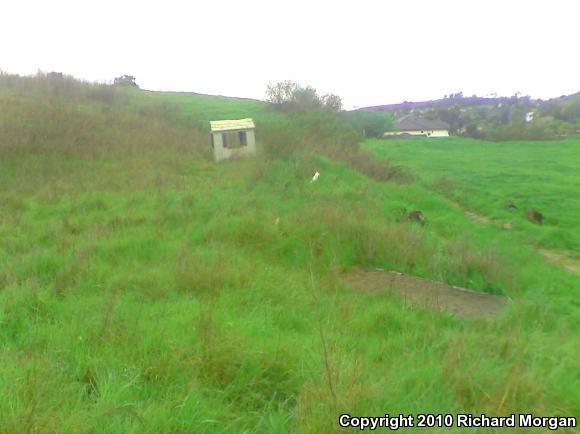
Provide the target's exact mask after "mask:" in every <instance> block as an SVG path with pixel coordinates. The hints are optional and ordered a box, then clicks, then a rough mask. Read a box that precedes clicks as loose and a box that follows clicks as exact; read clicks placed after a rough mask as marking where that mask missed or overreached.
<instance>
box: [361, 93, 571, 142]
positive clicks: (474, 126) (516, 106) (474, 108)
mask: <svg viewBox="0 0 580 434" xmlns="http://www.w3.org/2000/svg"><path fill="white" fill-rule="evenodd" d="M357 111H382V112H389V113H391V114H392V115H393V117H394V118H399V117H401V116H404V115H406V114H409V113H414V114H419V115H421V116H424V117H425V118H428V119H439V120H441V121H444V122H447V123H448V124H449V125H450V127H451V133H452V134H455V135H462V136H468V137H474V138H485V139H491V140H514V139H515V140H517V139H525V140H534V139H535V140H540V139H547V138H554V137H561V136H567V135H570V134H577V133H580V92H578V93H575V94H572V95H563V96H561V97H558V98H552V99H549V100H541V99H532V98H530V97H529V96H520V95H514V96H511V97H498V98H485V97H479V96H475V95H474V96H471V97H464V96H463V94H462V93H457V94H452V95H449V96H448V97H445V98H442V99H438V100H431V101H419V102H410V101H405V102H402V103H398V104H386V105H379V106H373V107H365V108H361V109H358V110H357Z"/></svg>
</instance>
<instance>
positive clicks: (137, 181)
mask: <svg viewBox="0 0 580 434" xmlns="http://www.w3.org/2000/svg"><path fill="white" fill-rule="evenodd" d="M43 80H44V79H43V78H39V79H36V81H35V80H32V79H30V80H29V81H26V80H21V81H18V80H15V79H14V80H12V81H8V80H5V81H1V80H0V113H1V115H0V185H1V186H2V188H1V189H0V348H1V349H0V358H1V361H0V381H1V384H2V387H1V388H0V432H6V433H17V432H70V433H73V432H74V433H77V432H135V433H137V432H139V433H142V432H152V433H153V432H209V433H223V432H232V433H235V432H259V433H262V432H276V433H283V432H301V433H319V432H335V431H338V426H337V417H338V415H339V414H340V413H342V412H350V413H351V414H358V415H382V414H384V413H390V414H398V413H418V412H424V413H429V412H431V413H446V412H452V413H454V412H474V413H480V412H484V413H487V414H510V413H512V412H532V413H535V414H538V415H577V414H578V410H579V409H580V397H579V395H578V392H577V391H578V390H579V386H580V385H579V382H578V378H580V376H579V375H578V374H579V372H578V364H577V362H576V353H577V348H578V338H577V336H578V319H579V313H578V304H577V301H576V298H577V297H576V294H577V290H578V289H579V288H580V280H579V278H578V277H577V276H574V275H572V274H569V273H566V272H565V271H563V270H562V269H560V268H558V267H556V266H553V265H551V264H549V263H547V262H546V261H545V260H544V259H543V258H542V257H541V256H540V255H538V254H537V253H536V252H535V250H534V249H533V248H532V247H530V246H528V245H527V244H526V243H524V242H521V243H520V242H514V238H513V236H512V234H511V233H509V232H505V231H498V230H497V229H496V228H494V227H488V226H481V225H478V224H477V223H476V222H473V221H471V220H470V219H469V218H467V217H466V216H465V214H464V213H463V212H462V211H461V210H459V209H456V208H453V207H452V206H450V204H449V201H448V200H447V199H446V198H445V197H442V196H439V195H437V194H434V193H433V192H432V191H431V190H430V189H428V188H426V187H425V185H423V183H422V182H421V179H422V178H419V179H420V181H419V182H415V183H413V182H408V180H409V179H408V178H404V179H403V178H401V180H400V181H401V182H385V181H379V180H377V179H381V176H379V174H378V173H377V174H376V176H374V177H369V176H367V175H365V174H363V173H362V172H361V171H360V170H355V169H354V168H356V167H359V168H360V169H361V170H363V171H365V173H374V172H373V170H377V171H378V170H379V169H380V168H381V167H383V166H380V165H379V166H372V163H370V162H368V161H366V160H363V159H361V158H360V157H359V156H358V155H359V154H348V153H345V152H339V151H336V153H337V155H339V156H341V157H344V158H346V160H345V159H343V161H335V160H332V159H331V158H329V157H328V156H329V155H331V154H332V153H331V152H325V155H326V156H322V155H320V154H319V153H318V152H315V151H313V150H312V149H309V148H307V147H305V146H304V143H302V144H301V146H300V147H299V149H300V150H299V151H296V152H290V153H285V154H284V156H283V157H276V156H275V155H273V154H270V155H269V156H268V158H266V157H264V156H261V155H260V156H258V157H257V158H255V159H250V160H242V161H228V162H224V163H223V164H215V163H213V162H212V161H211V159H210V156H209V152H208V146H209V145H208V143H207V142H208V141H207V131H201V130H199V129H197V128H194V127H191V126H188V125H187V123H185V122H183V119H186V118H188V117H189V118H191V119H192V124H193V125H194V126H195V125H198V124H199V125H201V122H202V121H204V120H205V119H207V118H209V117H212V116H217V115H220V116H221V117H224V118H225V117H233V116H234V114H235V116H236V117H238V116H242V115H243V116H246V111H245V109H242V106H243V105H244V104H251V105H248V106H247V109H248V112H250V111H251V110H253V109H251V107H255V110H256V111H255V112H252V113H251V115H252V116H255V117H256V118H258V120H259V119H260V118H259V113H261V110H265V108H263V107H262V106H261V105H260V103H255V102H247V101H240V100H234V101H230V100H228V99H220V98H211V97H205V96H196V95H190V94H171V95H169V96H167V95H156V94H151V93H140V92H136V93H135V94H134V95H129V96H127V95H125V94H123V93H117V92H116V91H114V90H111V89H109V88H106V87H98V86H96V87H95V86H89V85H81V84H74V83H73V84H70V86H69V85H67V86H63V87H62V88H66V89H69V90H68V91H67V93H66V94H65V95H63V94H62V93H61V94H58V93H57V94H55V92H54V91H53V90H54V89H53V88H54V86H53V87H50V86H52V85H51V84H50V83H48V84H47V83H46V82H44V81H43ZM46 89H49V90H46ZM50 89H53V90H50ZM165 97H167V98H168V99H167V101H168V103H167V105H163V102H164V101H165ZM149 98H155V99H156V101H155V102H152V101H149V100H148V99H149ZM157 99H158V100H157ZM170 103H171V104H170ZM173 103H175V106H177V108H172V107H175V106H174V105H173ZM254 104H255V105H254ZM188 107H189V109H188ZM220 107H222V109H220ZM220 110H223V111H220ZM264 113H265V112H264ZM238 114H239V115H238ZM267 116H268V115H266V118H267ZM194 120H195V122H193V121H194ZM276 122H277V121H276ZM276 122H271V123H270V125H269V126H265V127H264V128H270V132H269V135H268V136H266V137H264V136H262V137H261V139H260V140H261V142H260V146H261V147H266V146H270V145H272V144H271V143H268V142H267V140H275V139H276V135H275V133H276V130H275V129H276V128H277V127H279V125H283V124H284V122H285V121H284V119H282V120H280V124H276ZM265 123H268V120H267V119H266V122H265ZM294 128H298V127H296V126H294ZM260 133H261V132H260V130H258V137H260ZM278 134H279V136H280V137H282V139H281V140H291V139H290V138H288V137H287V136H286V135H285V133H284V131H279V132H278ZM288 143H289V144H292V142H291V141H289V142H288ZM305 143H306V142H305ZM328 146H329V145H328V144H325V147H324V148H322V147H321V148H315V149H326V148H327V147H328ZM273 149H277V148H276V147H275V146H274V147H273ZM353 156H354V157H353ZM350 157H352V158H355V160H354V161H355V162H354V163H353V161H350V160H348V158H350ZM357 158H358V160H357ZM417 158H420V157H419V156H418V157H417ZM522 158H525V156H523V157H522ZM377 164H378V163H377ZM369 165H371V166H369ZM353 167H354V168H353ZM385 167H388V166H385ZM315 171H319V172H320V174H321V175H320V179H319V180H318V181H317V182H315V183H312V182H310V178H311V176H312V174H313V173H314V172H315ZM403 180H407V182H402V181H403ZM403 208H405V209H421V210H423V211H424V212H425V214H426V216H427V217H428V223H427V224H426V225H425V226H423V227H422V226H418V225H414V224H412V223H406V224H404V223H398V218H399V217H400V215H401V210H402V209H403ZM546 214H548V213H546ZM548 219H550V217H549V216H548ZM352 266H360V267H383V268H388V269H393V270H398V271H402V272H408V273H413V274H416V275H419V276H424V277H430V278H433V279H438V280H443V281H446V282H449V283H454V284H458V285H462V286H469V287H471V288H474V289H477V290H481V291H488V292H493V293H499V294H504V295H507V296H509V297H510V298H511V299H512V300H513V303H511V304H510V306H509V307H508V308H507V309H506V311H505V312H503V313H502V314H501V315H499V316H497V317H495V318H493V319H460V318H455V317H451V316H449V315H445V314H441V313H437V312H433V311H430V310H426V309H422V308H419V307H414V306H412V305H409V304H407V303H406V302H405V300H403V299H401V298H397V297H395V296H394V295H389V294H387V293H371V292H355V291H353V289H351V288H350V287H348V286H347V285H346V284H345V283H343V281H342V279H341V276H342V273H343V271H344V270H345V269H347V268H349V267H352ZM403 432H404V431H403ZM449 432H460V430H456V431H454V430H449ZM473 432H486V431H484V430H477V429H474V430H473ZM529 432H534V431H533V430H530V431H529ZM537 432H541V431H537Z"/></svg>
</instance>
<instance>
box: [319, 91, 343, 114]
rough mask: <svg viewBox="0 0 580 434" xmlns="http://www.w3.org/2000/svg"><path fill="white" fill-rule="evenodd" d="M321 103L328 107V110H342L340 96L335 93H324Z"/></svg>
mask: <svg viewBox="0 0 580 434" xmlns="http://www.w3.org/2000/svg"><path fill="white" fill-rule="evenodd" d="M322 103H323V105H324V107H326V108H328V109H330V110H334V111H337V112H338V111H340V110H342V98H341V97H339V96H338V95H335V94H333V93H329V94H326V95H324V96H323V97H322Z"/></svg>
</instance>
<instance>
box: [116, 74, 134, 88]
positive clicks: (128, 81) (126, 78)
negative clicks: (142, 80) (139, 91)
mask: <svg viewBox="0 0 580 434" xmlns="http://www.w3.org/2000/svg"><path fill="white" fill-rule="evenodd" d="M114 83H115V84H117V85H123V86H135V87H138V86H137V83H135V77H133V76H132V75H121V76H120V77H116V78H115V81H114Z"/></svg>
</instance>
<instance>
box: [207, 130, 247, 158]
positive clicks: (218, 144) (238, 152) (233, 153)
mask: <svg viewBox="0 0 580 434" xmlns="http://www.w3.org/2000/svg"><path fill="white" fill-rule="evenodd" d="M238 131H245V132H246V140H247V145H246V146H240V147H237V148H225V147H224V144H223V140H222V132H221V131H220V132H215V133H212V135H213V155H214V159H215V161H222V160H227V159H229V158H238V157H242V156H244V155H250V154H255V153H256V134H255V132H254V129H250V130H235V132H238Z"/></svg>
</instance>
